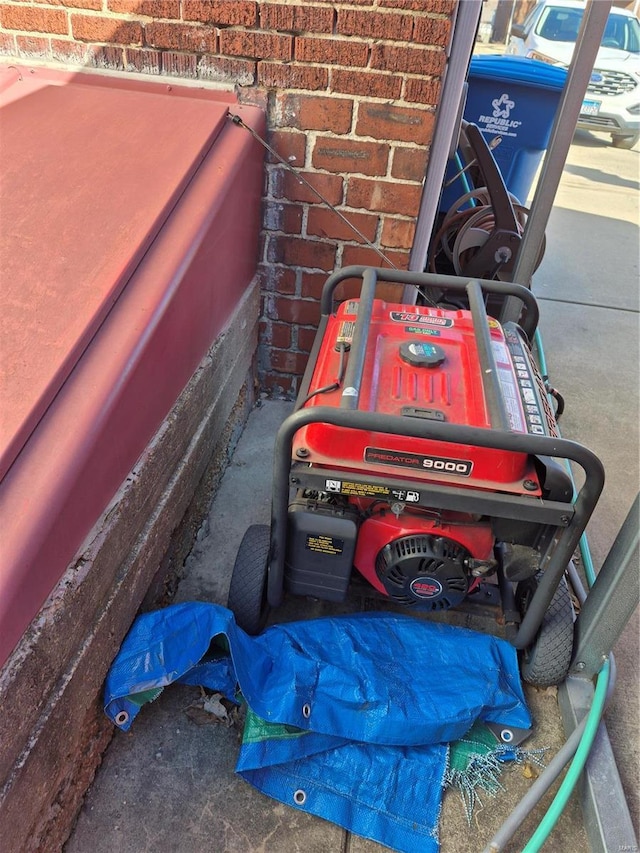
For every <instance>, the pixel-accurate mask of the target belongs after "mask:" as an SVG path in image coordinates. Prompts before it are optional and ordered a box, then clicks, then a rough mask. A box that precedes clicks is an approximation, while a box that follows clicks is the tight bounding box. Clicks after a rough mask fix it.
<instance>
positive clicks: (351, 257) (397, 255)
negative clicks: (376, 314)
mask: <svg viewBox="0 0 640 853" xmlns="http://www.w3.org/2000/svg"><path fill="white" fill-rule="evenodd" d="M381 251H382V253H383V254H384V255H385V257H386V258H388V261H385V260H384V259H383V258H381V257H380V255H379V254H378V253H377V252H374V250H373V249H369V248H367V247H366V246H345V247H344V251H343V253H342V266H343V267H349V266H351V265H352V264H355V265H356V266H365V267H392V266H396V267H397V268H398V269H406V267H407V264H408V262H409V253H408V252H397V251H396V252H388V251H386V250H385V249H381ZM377 293H378V291H376V295H377ZM381 298H388V297H384V296H381Z"/></svg>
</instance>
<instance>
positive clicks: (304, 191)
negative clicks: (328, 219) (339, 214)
mask: <svg viewBox="0 0 640 853" xmlns="http://www.w3.org/2000/svg"><path fill="white" fill-rule="evenodd" d="M300 175H301V176H302V177H303V178H304V179H305V180H306V181H308V182H309V184H311V186H312V187H314V188H315V189H317V191H318V193H320V194H321V195H322V196H324V198H325V199H326V200H327V201H328V202H329V204H334V205H335V204H340V203H341V202H342V188H343V184H344V181H343V179H342V178H341V177H339V176H338V175H320V174H318V173H317V172H300ZM272 187H273V188H272V190H271V194H272V195H273V196H274V198H286V199H288V200H289V201H301V202H308V203H309V204H324V203H325V202H324V201H323V199H321V198H320V196H318V195H317V194H316V193H314V192H313V190H312V189H310V187H308V186H307V184H304V183H302V181H301V180H300V179H299V177H298V174H295V175H294V174H293V173H292V172H290V171H289V169H285V168H284V167H282V168H280V169H274V170H273V177H272Z"/></svg>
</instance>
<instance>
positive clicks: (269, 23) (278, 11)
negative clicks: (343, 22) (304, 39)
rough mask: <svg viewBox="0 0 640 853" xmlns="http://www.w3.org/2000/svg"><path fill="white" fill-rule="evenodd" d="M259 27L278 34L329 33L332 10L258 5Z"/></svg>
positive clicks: (330, 30) (288, 5) (331, 28)
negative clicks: (287, 32) (285, 32)
mask: <svg viewBox="0 0 640 853" xmlns="http://www.w3.org/2000/svg"><path fill="white" fill-rule="evenodd" d="M260 26H261V27H262V29H263V30H276V31H278V32H283V31H289V32H292V33H304V32H312V33H331V32H333V9H325V8H320V7H318V6H297V5H293V4H289V3H285V4H284V5H283V4H282V3H260Z"/></svg>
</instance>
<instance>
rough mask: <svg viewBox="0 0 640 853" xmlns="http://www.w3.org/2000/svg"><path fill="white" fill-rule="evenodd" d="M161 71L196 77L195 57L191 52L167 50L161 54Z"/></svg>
mask: <svg viewBox="0 0 640 853" xmlns="http://www.w3.org/2000/svg"><path fill="white" fill-rule="evenodd" d="M162 73H163V74H172V75H175V76H176V77H197V76H198V66H197V61H196V57H195V56H194V55H193V54H188V53H174V52H173V51H167V52H166V53H163V54H162Z"/></svg>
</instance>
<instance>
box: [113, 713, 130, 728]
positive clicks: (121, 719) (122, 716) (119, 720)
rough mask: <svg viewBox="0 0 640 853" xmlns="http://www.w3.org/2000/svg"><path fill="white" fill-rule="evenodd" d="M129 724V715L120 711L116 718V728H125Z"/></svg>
mask: <svg viewBox="0 0 640 853" xmlns="http://www.w3.org/2000/svg"><path fill="white" fill-rule="evenodd" d="M128 722H129V714H127V712H126V711H120V712H119V713H118V714H116V716H115V724H116V726H124V725H126V724H127V723H128Z"/></svg>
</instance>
